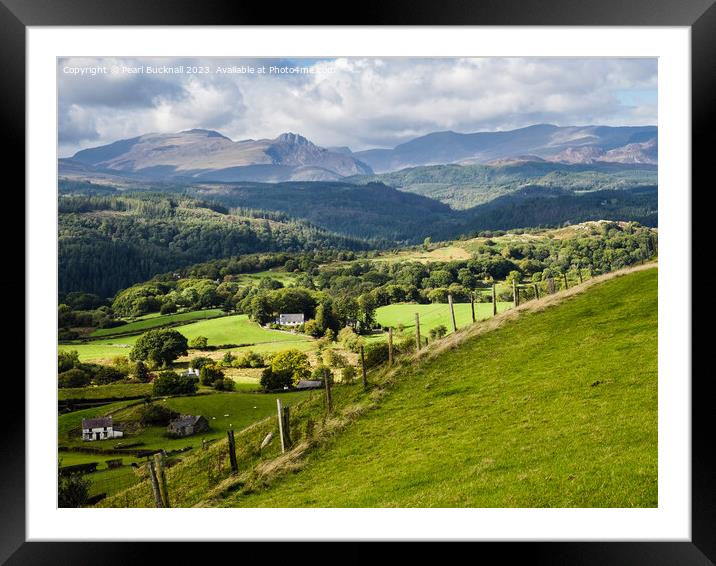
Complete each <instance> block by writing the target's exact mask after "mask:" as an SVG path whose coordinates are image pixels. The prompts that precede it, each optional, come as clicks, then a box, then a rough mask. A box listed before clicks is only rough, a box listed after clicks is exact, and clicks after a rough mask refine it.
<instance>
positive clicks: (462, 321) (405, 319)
mask: <svg viewBox="0 0 716 566" xmlns="http://www.w3.org/2000/svg"><path fill="white" fill-rule="evenodd" d="M453 306H454V307H455V322H456V324H457V327H458V329H459V328H462V327H464V326H467V325H469V324H472V311H471V310H470V303H455V304H454V305H453ZM509 308H512V303H504V302H498V303H497V312H498V313H500V312H503V311H505V310H507V309H509ZM415 313H419V315H420V334H421V335H422V336H429V332H430V330H431V329H433V328H435V327H437V326H440V325H441V324H442V325H444V326H445V328H447V329H448V333H451V332H452V321H451V318H450V305H448V304H428V305H418V304H413V303H400V304H395V305H387V306H384V307H380V308H378V309H377V310H376V320H377V321H378V324H380V325H381V326H392V327H393V328H397V327H398V326H400V325H401V324H402V325H403V328H405V330H406V331H409V332H410V333H411V334H415ZM491 316H492V303H475V317H476V318H477V319H478V320H479V319H483V318H489V317H491ZM368 339H369V340H371V339H380V340H384V339H385V334H384V333H383V334H376V335H373V336H371V337H368Z"/></svg>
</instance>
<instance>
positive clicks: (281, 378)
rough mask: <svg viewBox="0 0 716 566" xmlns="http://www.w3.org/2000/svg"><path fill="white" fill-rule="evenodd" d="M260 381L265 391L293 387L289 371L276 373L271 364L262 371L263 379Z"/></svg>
mask: <svg viewBox="0 0 716 566" xmlns="http://www.w3.org/2000/svg"><path fill="white" fill-rule="evenodd" d="M259 383H260V384H261V387H262V388H263V389H264V391H272V390H274V389H283V388H285V387H291V385H292V384H293V379H292V377H291V376H290V375H289V374H287V373H274V372H273V370H272V369H271V367H270V366H269V367H267V368H265V369H264V370H263V371H262V372H261V380H260V381H259Z"/></svg>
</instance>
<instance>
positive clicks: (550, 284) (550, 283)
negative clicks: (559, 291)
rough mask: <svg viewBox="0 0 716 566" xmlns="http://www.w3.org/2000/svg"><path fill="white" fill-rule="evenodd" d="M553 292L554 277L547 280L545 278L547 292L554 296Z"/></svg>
mask: <svg viewBox="0 0 716 566" xmlns="http://www.w3.org/2000/svg"><path fill="white" fill-rule="evenodd" d="M554 291H555V288H554V277H548V278H547V292H548V293H549V294H550V295H554Z"/></svg>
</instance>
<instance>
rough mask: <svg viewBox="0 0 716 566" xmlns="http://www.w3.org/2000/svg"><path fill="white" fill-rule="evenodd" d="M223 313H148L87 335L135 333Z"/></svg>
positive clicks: (217, 311) (213, 310)
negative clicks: (128, 321) (125, 322)
mask: <svg viewBox="0 0 716 566" xmlns="http://www.w3.org/2000/svg"><path fill="white" fill-rule="evenodd" d="M223 315H224V311H222V310H221V309H206V310H201V311H190V312H181V313H177V314H167V315H159V316H157V315H156V314H154V315H153V316H152V315H148V316H145V317H142V318H140V319H137V320H135V321H133V322H130V323H128V324H125V325H123V326H117V327H115V328H99V329H97V330H95V331H94V332H92V333H91V334H90V335H89V336H90V338H98V337H101V336H114V335H117V334H136V333H138V332H146V331H147V330H149V329H150V328H157V327H160V326H168V325H170V324H177V323H181V322H190V321H194V320H201V319H206V318H216V317H219V316H223Z"/></svg>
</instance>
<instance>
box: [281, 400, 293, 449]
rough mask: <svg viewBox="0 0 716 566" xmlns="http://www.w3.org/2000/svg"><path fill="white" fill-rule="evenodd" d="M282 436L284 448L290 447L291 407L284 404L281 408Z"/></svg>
mask: <svg viewBox="0 0 716 566" xmlns="http://www.w3.org/2000/svg"><path fill="white" fill-rule="evenodd" d="M282 416H283V436H284V443H285V445H286V448H291V445H292V444H293V442H292V441H291V407H289V406H288V405H286V406H285V407H284V408H283V415H282Z"/></svg>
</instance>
